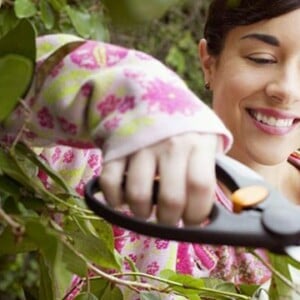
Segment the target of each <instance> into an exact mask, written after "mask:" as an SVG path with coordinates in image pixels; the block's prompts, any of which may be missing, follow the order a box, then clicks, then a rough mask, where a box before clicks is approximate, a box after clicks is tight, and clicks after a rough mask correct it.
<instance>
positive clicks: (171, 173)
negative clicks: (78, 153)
mask: <svg viewBox="0 0 300 300" xmlns="http://www.w3.org/2000/svg"><path fill="white" fill-rule="evenodd" d="M217 146H218V137H217V136H216V135H208V134H207V135H206V134H198V133H187V134H182V135H177V136H174V137H171V138H168V139H166V140H163V141H161V142H159V143H157V144H154V145H152V146H150V147H147V148H143V149H141V150H139V151H137V152H135V153H133V154H132V155H130V156H127V157H124V158H121V159H117V160H113V161H110V162H107V163H106V164H104V167H103V170H102V173H101V176H100V184H101V187H102V190H103V192H104V195H105V198H106V200H107V202H108V203H109V204H110V205H111V206H113V207H116V206H118V205H121V204H123V203H127V204H128V205H129V207H130V209H131V210H132V212H133V213H134V214H135V215H136V216H138V217H142V218H148V217H149V216H150V215H151V212H152V202H151V196H152V184H153V178H154V176H155V175H156V174H157V175H159V177H160V188H159V194H158V203H157V210H156V213H157V219H158V221H159V222H161V223H164V224H168V225H175V224H176V223H177V222H178V221H179V220H180V219H182V220H183V221H184V223H185V224H186V225H198V224H200V223H201V221H203V220H204V219H205V218H206V217H207V216H208V215H209V213H210V211H211V208H212V205H213V202H214V191H215V185H216V177H215V154H216V151H217ZM125 172H127V179H126V186H125V189H122V187H121V184H122V181H123V176H124V173H125Z"/></svg>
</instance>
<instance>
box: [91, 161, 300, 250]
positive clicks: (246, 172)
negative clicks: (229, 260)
mask: <svg viewBox="0 0 300 300" xmlns="http://www.w3.org/2000/svg"><path fill="white" fill-rule="evenodd" d="M216 174H217V178H218V180H220V181H221V182H223V183H224V184H225V185H226V186H227V187H228V188H229V189H230V190H231V191H232V192H233V191H235V190H237V189H238V188H241V187H245V186H250V185H263V186H265V187H267V188H268V189H269V196H268V197H267V199H266V200H265V201H264V202H263V203H261V204H259V205H258V206H257V207H254V208H253V209H251V210H247V211H242V212H241V213H239V214H234V213H231V212H229V211H228V210H226V209H225V208H224V207H223V206H222V205H221V204H219V203H216V204H214V206H213V209H212V212H211V215H210V217H209V221H210V222H209V224H208V225H206V226H205V227H199V226H195V227H180V228H179V227H175V226H166V225H162V224H159V223H153V222H147V221H145V220H144V219H139V218H137V217H133V216H128V215H125V214H124V213H122V212H120V211H117V210H115V209H113V208H111V207H109V206H108V205H106V204H105V203H103V202H101V201H99V200H98V199H97V198H95V197H94V195H95V193H97V192H99V191H101V187H100V186H99V180H98V178H94V179H93V180H91V181H90V182H89V183H88V184H87V185H86V187H85V200H86V203H87V205H88V206H89V208H90V209H91V210H93V211H94V212H95V213H96V214H97V215H99V216H100V217H102V218H104V219H105V220H107V221H108V222H110V223H112V224H115V225H118V226H120V227H123V228H126V229H128V230H132V231H135V232H137V233H140V234H143V235H148V236H152V237H157V238H161V239H166V240H176V241H182V242H191V243H206V244H219V245H220V244H221V245H232V246H245V247H262V248H268V249H269V250H271V251H274V252H279V253H284V248H285V247H286V246H288V245H296V244H298V241H299V232H300V222H299V221H298V222H297V224H298V229H299V230H298V231H297V230H296V231H297V232H295V225H294V227H293V231H292V232H290V233H289V230H288V229H287V230H285V232H283V234H281V233H278V232H276V228H278V223H277V221H276V217H275V218H270V217H269V216H267V218H265V219H267V221H266V222H263V215H264V211H265V210H266V211H268V207H271V206H270V204H271V203H272V206H273V205H281V206H282V205H286V207H287V210H288V211H292V210H293V209H294V207H295V205H290V204H289V202H288V201H287V199H285V198H284V197H283V196H282V195H281V194H279V193H278V192H277V191H276V190H275V189H273V188H272V187H270V186H269V185H268V184H267V183H266V182H265V181H263V179H262V178H261V177H259V176H256V174H255V173H254V172H253V171H252V170H250V169H248V168H247V167H245V166H243V168H242V171H241V170H240V169H239V168H237V167H236V165H235V163H234V164H233V163H232V162H231V161H229V163H228V159H225V160H224V159H218V160H217V164H216ZM153 186H154V192H153V197H154V198H155V197H156V196H157V193H158V189H159V182H158V181H155V182H154V185H153ZM154 202H155V201H154ZM297 209H298V208H297ZM292 214H293V216H294V215H295V213H292ZM268 215H269V214H268Z"/></svg>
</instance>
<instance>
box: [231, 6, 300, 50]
mask: <svg viewBox="0 0 300 300" xmlns="http://www.w3.org/2000/svg"><path fill="white" fill-rule="evenodd" d="M253 33H254V34H255V33H259V34H267V35H272V36H275V37H277V39H278V40H279V41H280V44H286V45H289V44H291V45H293V44H294V46H297V47H299V49H300V9H296V10H294V11H292V12H289V13H287V14H284V15H281V16H278V17H275V18H272V19H269V20H263V21H260V22H256V23H253V24H251V25H246V26H237V27H235V28H233V29H232V30H231V31H229V33H228V35H227V37H226V40H225V46H230V45H236V42H237V40H241V39H242V37H244V36H245V35H249V34H250V35H251V34H253Z"/></svg>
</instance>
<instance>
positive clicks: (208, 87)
mask: <svg viewBox="0 0 300 300" xmlns="http://www.w3.org/2000/svg"><path fill="white" fill-rule="evenodd" d="M204 87H205V89H206V90H208V91H209V90H210V84H209V82H206V83H205V85H204Z"/></svg>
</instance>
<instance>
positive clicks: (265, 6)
mask: <svg viewBox="0 0 300 300" xmlns="http://www.w3.org/2000/svg"><path fill="white" fill-rule="evenodd" d="M297 8H300V0H213V1H212V3H211V5H210V7H209V11H208V16H207V21H206V24H205V27H204V37H205V39H206V40H207V45H208V51H209V53H210V54H212V55H215V56H218V55H219V54H220V53H221V51H222V49H223V45H224V41H225V38H226V35H227V33H228V32H229V31H230V30H231V29H233V28H234V27H237V26H241V25H250V24H253V23H256V22H259V21H262V20H265V19H271V18H274V17H277V16H280V15H283V14H286V13H288V12H291V11H293V10H295V9H297Z"/></svg>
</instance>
